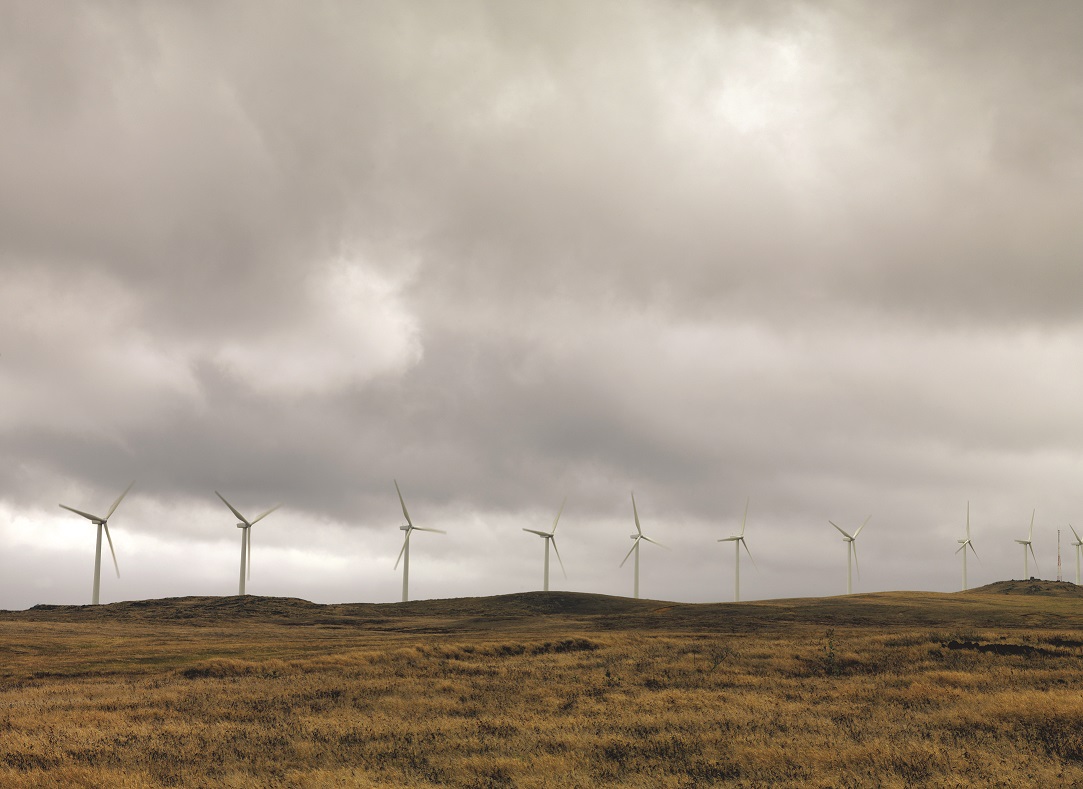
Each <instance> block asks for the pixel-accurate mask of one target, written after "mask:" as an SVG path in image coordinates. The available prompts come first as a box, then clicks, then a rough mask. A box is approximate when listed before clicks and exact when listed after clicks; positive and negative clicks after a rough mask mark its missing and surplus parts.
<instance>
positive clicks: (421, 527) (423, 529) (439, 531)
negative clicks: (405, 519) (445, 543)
mask: <svg viewBox="0 0 1083 789" xmlns="http://www.w3.org/2000/svg"><path fill="white" fill-rule="evenodd" d="M414 531H431V532H436V533H437V534H447V532H446V531H444V530H443V529H429V528H426V527H425V526H415V527H414Z"/></svg>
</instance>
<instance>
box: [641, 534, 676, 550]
mask: <svg viewBox="0 0 1083 789" xmlns="http://www.w3.org/2000/svg"><path fill="white" fill-rule="evenodd" d="M641 539H644V540H646V541H647V542H650V543H654V544H655V545H657V546H658V547H659V548H665V549H666V550H667V551H668V550H670V547H669V546H668V545H662V543H660V542H658V541H657V540H652V539H651V538H650V537H648V536H647V535H645V534H644V535H643V537H642V538H641Z"/></svg>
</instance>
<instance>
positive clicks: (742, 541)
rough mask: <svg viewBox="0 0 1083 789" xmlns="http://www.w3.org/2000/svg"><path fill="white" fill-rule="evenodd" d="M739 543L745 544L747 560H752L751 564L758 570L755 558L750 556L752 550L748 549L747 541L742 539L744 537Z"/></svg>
mask: <svg viewBox="0 0 1083 789" xmlns="http://www.w3.org/2000/svg"><path fill="white" fill-rule="evenodd" d="M741 545H743V546H745V553H747V554H748V559H749V561H751V562H752V566H753V567H755V568H756V570H757V571H758V570H759V569H760V568H759V565H757V564H756V560H755V559H753V558H752V551H750V550H748V543H747V542H745V541H744V538H742V539H741Z"/></svg>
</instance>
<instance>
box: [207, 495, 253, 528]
mask: <svg viewBox="0 0 1083 789" xmlns="http://www.w3.org/2000/svg"><path fill="white" fill-rule="evenodd" d="M214 495H215V496H217V497H218V498H220V499H221V500H222V503H223V504H225V505H226V506H227V507H229V509H230V511H231V512H232V513H233V514H234V515H236V516H237V518H238V519H239V520H240V521H241V523H244V524H245V525H247V526H251V525H252V524H251V523H249V522H248V521H247V520H245V517H244V516H243V515H241V513H239V512H237V508H236V507H234V506H233V505H232V504H230V503H229V502H228V501H226V497H225V496H223V495H222V494H221V493H219V492H218V491H217V490H216V491H215V492H214Z"/></svg>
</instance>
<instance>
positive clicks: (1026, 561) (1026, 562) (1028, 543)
mask: <svg viewBox="0 0 1083 789" xmlns="http://www.w3.org/2000/svg"><path fill="white" fill-rule="evenodd" d="M1036 511H1037V510H1031V512H1030V533H1029V534H1028V535H1027V538H1026V539H1025V540H1016V542H1017V543H1019V544H1020V545H1022V546H1023V580H1024V581H1026V580H1029V579H1030V557H1031V556H1034V545H1033V541H1034V513H1035V512H1036ZM1028 548H1029V549H1030V556H1028V555H1027V549H1028ZM1034 569H1035V570H1038V557H1037V556H1034ZM1038 572H1041V570H1038Z"/></svg>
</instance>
